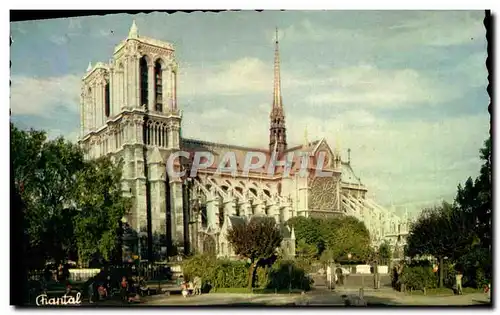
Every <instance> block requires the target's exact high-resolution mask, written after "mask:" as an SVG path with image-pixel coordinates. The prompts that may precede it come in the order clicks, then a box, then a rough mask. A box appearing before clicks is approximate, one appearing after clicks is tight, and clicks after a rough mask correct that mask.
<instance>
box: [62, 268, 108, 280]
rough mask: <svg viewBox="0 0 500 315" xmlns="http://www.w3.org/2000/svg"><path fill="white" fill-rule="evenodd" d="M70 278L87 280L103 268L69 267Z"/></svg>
mask: <svg viewBox="0 0 500 315" xmlns="http://www.w3.org/2000/svg"><path fill="white" fill-rule="evenodd" d="M68 271H69V280H70V281H78V282H80V281H87V280H88V279H90V278H92V277H94V276H95V275H97V274H98V273H99V272H100V271H101V269H90V268H89V269H87V268H85V269H84V268H82V269H69V270H68Z"/></svg>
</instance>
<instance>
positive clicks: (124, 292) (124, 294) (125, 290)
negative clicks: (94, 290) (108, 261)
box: [120, 276, 128, 302]
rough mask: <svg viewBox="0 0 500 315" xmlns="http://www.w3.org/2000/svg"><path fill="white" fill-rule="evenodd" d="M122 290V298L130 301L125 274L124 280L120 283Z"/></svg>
mask: <svg viewBox="0 0 500 315" xmlns="http://www.w3.org/2000/svg"><path fill="white" fill-rule="evenodd" d="M120 292H121V297H122V300H123V301H125V302H127V301H128V299H127V298H128V281H127V277H125V276H123V277H122V282H121V283H120Z"/></svg>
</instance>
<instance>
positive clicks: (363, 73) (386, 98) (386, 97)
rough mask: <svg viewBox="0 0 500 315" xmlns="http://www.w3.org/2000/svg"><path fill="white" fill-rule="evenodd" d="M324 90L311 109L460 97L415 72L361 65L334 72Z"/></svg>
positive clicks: (402, 104)
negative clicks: (317, 106) (321, 106)
mask: <svg viewBox="0 0 500 315" xmlns="http://www.w3.org/2000/svg"><path fill="white" fill-rule="evenodd" d="M325 82H328V83H324V84H323V85H324V86H328V88H329V89H328V91H326V92H319V91H318V92H319V93H312V95H310V96H309V97H307V100H308V102H310V103H311V105H328V104H332V105H348V106H352V105H353V104H354V105H355V106H359V107H365V106H366V107H383V108H398V107H405V106H409V105H415V104H422V103H426V104H428V105H432V104H436V103H438V102H443V101H447V100H450V99H453V98H454V97H456V96H457V93H458V91H457V90H456V89H455V87H454V86H451V85H450V86H445V85H444V84H440V83H439V82H438V81H436V80H433V79H432V78H430V77H428V76H426V75H424V74H422V73H420V72H418V71H416V70H414V69H380V68H377V67H376V66H373V65H360V66H354V67H345V68H339V69H334V70H333V71H332V74H331V75H330V78H329V79H327V80H325Z"/></svg>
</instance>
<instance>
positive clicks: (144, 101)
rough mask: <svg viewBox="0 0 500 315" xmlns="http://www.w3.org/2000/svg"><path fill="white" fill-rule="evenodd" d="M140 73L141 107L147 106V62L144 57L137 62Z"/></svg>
mask: <svg viewBox="0 0 500 315" xmlns="http://www.w3.org/2000/svg"><path fill="white" fill-rule="evenodd" d="M139 68H140V73H141V105H143V106H144V105H145V106H146V107H147V105H148V62H147V60H146V57H142V58H141V60H140V61H139Z"/></svg>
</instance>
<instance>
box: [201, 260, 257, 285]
mask: <svg viewBox="0 0 500 315" xmlns="http://www.w3.org/2000/svg"><path fill="white" fill-rule="evenodd" d="M248 268H249V264H248V263H246V262H242V261H229V260H218V261H217V264H216V269H215V272H214V273H213V277H212V279H210V280H211V281H210V284H211V285H212V287H213V288H214V289H218V288H245V287H247V286H248Z"/></svg>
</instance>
